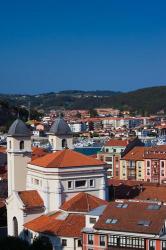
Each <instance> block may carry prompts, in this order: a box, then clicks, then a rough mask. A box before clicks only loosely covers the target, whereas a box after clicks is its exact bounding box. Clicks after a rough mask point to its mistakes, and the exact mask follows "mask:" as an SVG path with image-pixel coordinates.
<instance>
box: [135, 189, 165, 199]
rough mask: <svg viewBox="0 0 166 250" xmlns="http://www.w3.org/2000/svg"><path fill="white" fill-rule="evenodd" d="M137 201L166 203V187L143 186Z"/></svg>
mask: <svg viewBox="0 0 166 250" xmlns="http://www.w3.org/2000/svg"><path fill="white" fill-rule="evenodd" d="M135 199H137V200H151V201H160V202H166V186H145V185H144V186H143V188H142V192H140V193H139V194H138V196H136V197H135Z"/></svg>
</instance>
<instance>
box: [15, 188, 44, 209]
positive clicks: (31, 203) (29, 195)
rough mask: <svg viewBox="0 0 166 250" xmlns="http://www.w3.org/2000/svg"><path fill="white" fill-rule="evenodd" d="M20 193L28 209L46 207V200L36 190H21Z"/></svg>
mask: <svg viewBox="0 0 166 250" xmlns="http://www.w3.org/2000/svg"><path fill="white" fill-rule="evenodd" d="M18 195H19V197H20V199H21V200H22V202H23V204H24V206H25V207H26V208H27V209H31V208H39V207H44V202H43V200H42V198H41V196H40V195H39V193H38V192H37V191H36V190H26V191H19V192H18Z"/></svg>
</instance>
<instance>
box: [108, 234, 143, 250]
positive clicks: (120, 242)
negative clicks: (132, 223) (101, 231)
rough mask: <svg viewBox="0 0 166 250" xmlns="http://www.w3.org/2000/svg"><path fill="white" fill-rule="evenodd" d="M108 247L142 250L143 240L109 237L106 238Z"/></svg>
mask: <svg viewBox="0 0 166 250" xmlns="http://www.w3.org/2000/svg"><path fill="white" fill-rule="evenodd" d="M108 246H116V247H124V248H132V249H133V248H140V249H144V248H145V240H144V239H142V238H135V237H133V238H132V237H126V236H115V235H110V236H109V237H108Z"/></svg>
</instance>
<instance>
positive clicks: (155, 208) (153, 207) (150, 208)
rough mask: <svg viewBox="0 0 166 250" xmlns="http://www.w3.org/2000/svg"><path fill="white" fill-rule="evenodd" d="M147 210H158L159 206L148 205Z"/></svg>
mask: <svg viewBox="0 0 166 250" xmlns="http://www.w3.org/2000/svg"><path fill="white" fill-rule="evenodd" d="M147 209H149V210H159V209H160V205H158V204H150V205H149V206H148V208H147Z"/></svg>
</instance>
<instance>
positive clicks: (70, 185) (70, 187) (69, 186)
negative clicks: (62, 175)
mask: <svg viewBox="0 0 166 250" xmlns="http://www.w3.org/2000/svg"><path fill="white" fill-rule="evenodd" d="M72 184H73V183H72V181H68V189H72V188H73V185H72Z"/></svg>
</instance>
